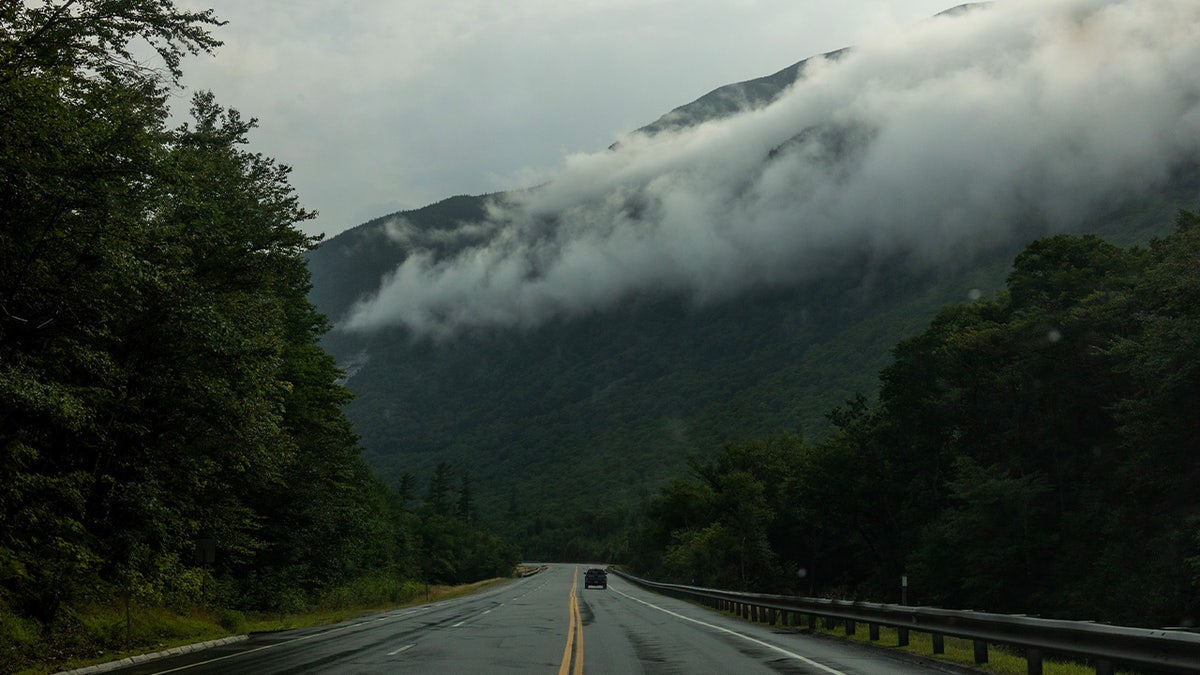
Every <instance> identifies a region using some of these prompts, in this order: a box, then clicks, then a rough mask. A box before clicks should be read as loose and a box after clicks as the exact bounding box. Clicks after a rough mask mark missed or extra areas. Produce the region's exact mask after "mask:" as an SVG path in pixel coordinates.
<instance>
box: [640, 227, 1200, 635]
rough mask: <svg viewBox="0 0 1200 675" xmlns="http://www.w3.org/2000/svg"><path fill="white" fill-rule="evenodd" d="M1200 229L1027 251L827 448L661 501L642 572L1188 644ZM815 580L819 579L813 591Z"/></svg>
mask: <svg viewBox="0 0 1200 675" xmlns="http://www.w3.org/2000/svg"><path fill="white" fill-rule="evenodd" d="M1198 355H1200V217H1197V216H1196V215H1195V214H1192V213H1189V212H1183V213H1181V215H1180V216H1179V217H1178V220H1177V230H1176V232H1175V233H1173V234H1171V235H1170V236H1168V237H1165V238H1162V239H1155V240H1153V241H1152V242H1151V243H1150V244H1149V246H1148V247H1145V248H1140V247H1133V248H1130V249H1122V248H1119V247H1116V246H1113V245H1111V244H1108V243H1106V242H1104V241H1103V240H1101V239H1099V238H1097V237H1094V236H1067V235H1060V236H1056V237H1052V238H1048V239H1041V240H1038V241H1035V242H1034V243H1032V244H1031V245H1029V246H1028V247H1027V248H1026V249H1025V250H1024V251H1023V252H1022V253H1021V254H1020V255H1018V256H1017V257H1016V260H1015V261H1014V263H1013V267H1012V271H1011V273H1010V274H1009V276H1008V280H1007V286H1006V288H1005V289H1004V290H1002V291H1001V292H999V293H997V294H996V295H995V296H993V297H990V298H986V299H981V300H978V301H975V302H970V303H967V304H958V305H953V306H948V307H946V308H945V309H943V310H942V311H941V312H940V313H939V314H938V316H937V317H936V318H935V319H934V320H933V322H932V323H931V324H930V325H929V327H928V328H927V329H926V330H925V331H924V332H923V333H921V334H919V335H917V336H916V337H912V338H909V339H906V340H904V341H902V342H900V343H899V344H898V345H896V347H895V348H894V349H893V357H894V361H893V363H892V364H891V365H890V366H888V367H887V368H885V369H884V370H883V371H882V373H881V382H882V384H881V388H880V393H879V397H878V402H877V403H875V404H871V403H869V402H868V401H867V399H865V398H863V397H858V398H855V399H854V400H852V401H850V402H849V404H847V405H846V406H844V407H839V408H836V409H834V410H833V411H832V412H831V413H830V416H829V417H830V420H831V421H832V423H833V424H834V429H833V431H832V432H831V433H830V434H828V435H827V436H826V437H825V438H824V439H822V440H821V441H820V442H817V443H805V442H804V441H803V440H801V439H799V438H796V437H777V438H773V439H770V440H765V441H756V442H750V443H743V444H731V445H729V446H727V447H725V448H724V449H723V450H722V451H721V452H719V453H718V454H717V455H716V456H715V457H713V458H712V459H711V460H707V461H700V460H693V462H692V470H693V478H691V479H688V480H682V479H681V480H676V481H675V482H673V483H671V484H669V485H668V486H667V487H665V488H664V489H662V490H661V491H660V492H659V493H658V494H657V495H655V497H654V498H653V499H652V500H651V501H650V504H649V506H648V508H647V510H646V513H645V520H644V523H643V525H642V527H641V528H640V530H639V531H638V533H637V535H636V536H635V537H634V539H633V541H632V543H631V551H632V558H633V559H632V562H634V563H635V564H636V565H637V566H638V567H639V569H641V570H642V571H644V572H646V573H649V574H653V575H656V576H662V577H664V578H669V579H674V580H678V581H684V582H689V583H697V584H703V585H711V586H718V587H730V588H750V589H758V590H772V591H783V592H804V593H809V594H835V595H853V596H858V597H868V598H876V599H886V600H893V601H895V600H899V595H900V578H901V576H902V575H908V577H909V578H910V580H911V584H910V596H909V600H910V601H912V602H917V603H921V604H935V605H948V606H959V607H970V608H975V609H987V610H993V611H1001V612H1031V613H1040V614H1043V615H1048V616H1066V617H1074V618H1090V619H1103V620H1109V621H1117V622H1122V623H1132V624H1143V625H1158V626H1162V625H1192V624H1194V623H1195V622H1196V621H1197V619H1198V618H1200V517H1198V516H1197V514H1198V513H1200V492H1197V490H1196V486H1197V485H1200V462H1197V458H1198V457H1200V429H1198V428H1197V424H1198V423H1200V422H1198V419H1200V418H1197V416H1196V415H1195V410H1194V408H1195V404H1196V401H1197V400H1200V399H1198V396H1200V356H1198ZM801 571H803V572H802V573H801Z"/></svg>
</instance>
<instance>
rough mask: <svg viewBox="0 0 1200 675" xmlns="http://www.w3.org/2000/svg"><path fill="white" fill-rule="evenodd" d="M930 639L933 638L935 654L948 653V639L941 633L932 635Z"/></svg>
mask: <svg viewBox="0 0 1200 675" xmlns="http://www.w3.org/2000/svg"><path fill="white" fill-rule="evenodd" d="M929 637H931V638H933V653H934V654H945V653H946V638H945V637H944V636H943V635H942V634H941V633H930V634H929Z"/></svg>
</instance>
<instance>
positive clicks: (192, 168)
mask: <svg viewBox="0 0 1200 675" xmlns="http://www.w3.org/2000/svg"><path fill="white" fill-rule="evenodd" d="M216 25H219V22H218V21H217V20H216V19H215V18H214V17H213V16H212V14H211V12H200V13H191V12H183V11H180V10H178V9H177V8H176V7H175V6H174V4H173V3H172V2H170V1H169V0H155V1H152V2H145V1H142V0H75V1H72V2H57V3H55V2H45V3H39V2H25V3H20V2H18V3H5V4H4V8H3V9H2V10H0V625H3V626H4V628H3V629H2V630H0V647H3V649H4V650H5V652H4V653H3V654H0V670H8V669H9V668H8V667H6V666H11V665H13V664H14V663H16V662H17V661H15V660H14V659H17V658H18V657H17V656H14V654H16V652H14V651H10V650H12V649H15V645H19V644H23V645H25V646H26V647H30V646H31V645H32V647H31V648H34V647H38V646H39V645H40V646H41V647H42V648H43V651H44V649H49V648H50V646H52V645H53V643H55V641H56V640H60V638H61V637H62V635H63V634H65V633H67V632H69V631H70V630H71V625H72V622H75V623H78V619H77V618H73V617H76V616H77V612H76V611H75V608H78V607H79V606H81V605H82V604H86V603H106V602H111V601H112V600H113V598H120V597H125V598H129V599H132V600H133V601H135V602H141V603H153V604H165V605H168V606H184V605H191V604H194V603H197V602H199V603H203V604H207V605H209V606H213V607H226V608H231V609H271V610H280V611H282V610H288V609H292V608H295V607H298V606H303V605H304V604H306V603H308V602H310V601H312V600H314V599H316V598H318V597H320V596H321V594H322V593H324V592H327V591H328V590H329V589H333V588H336V587H339V586H344V585H347V584H350V583H352V582H354V581H355V580H357V579H362V578H371V577H379V576H381V575H382V576H391V577H393V578H396V579H413V580H422V579H423V580H425V581H461V580H467V579H468V578H471V579H474V578H480V577H482V576H490V575H495V574H505V573H507V572H508V570H509V569H511V566H512V565H513V564H514V563H515V562H516V553H515V551H514V550H513V549H512V548H511V547H509V546H505V545H503V543H502V542H498V541H496V540H495V539H494V537H492V538H490V539H489V538H488V537H491V535H486V534H484V533H482V532H480V531H479V526H478V524H468V523H467V522H465V521H464V520H462V519H459V518H456V517H444V516H441V515H437V516H436V517H435V516H434V515H430V516H428V517H423V516H422V515H421V514H420V513H418V512H415V511H414V510H412V509H409V508H406V505H405V504H404V503H403V502H402V501H401V500H400V498H399V496H398V495H396V494H395V493H394V492H392V491H391V490H390V489H388V488H386V487H385V486H384V485H383V484H382V483H380V482H379V481H378V480H377V479H376V478H375V477H374V476H373V474H372V473H371V471H370V470H369V469H368V468H367V465H366V464H365V463H364V462H363V461H362V459H361V457H360V451H359V447H358V442H357V437H356V436H355V434H354V433H353V431H352V429H351V427H350V424H349V422H348V421H347V419H346V417H345V415H344V413H343V406H344V405H345V404H346V403H347V401H348V400H349V398H350V397H349V394H348V392H347V391H346V390H345V389H344V388H343V387H342V386H340V385H339V384H338V383H337V381H338V378H340V377H341V372H340V371H339V370H338V369H337V367H336V364H335V362H334V360H333V358H332V357H330V356H329V355H328V354H326V353H325V352H324V351H322V349H321V348H320V346H319V344H318V338H319V336H320V335H321V334H322V333H324V332H325V330H326V328H327V324H326V321H325V319H324V317H323V316H321V315H320V314H318V313H317V312H316V311H315V309H314V307H313V306H312V305H311V304H310V303H309V302H308V300H307V297H306V295H307V293H308V291H309V272H308V270H307V267H306V260H305V258H304V255H303V254H304V253H305V252H306V251H307V250H309V249H311V248H312V247H313V246H314V245H315V240H314V239H313V238H310V237H308V236H306V235H304V234H303V233H301V232H300V231H299V230H298V229H296V227H295V224H296V223H298V222H301V221H303V220H305V219H308V218H309V217H311V214H310V213H309V212H307V211H305V210H304V209H303V208H301V207H300V205H299V203H298V200H297V198H296V196H295V195H294V193H293V190H292V188H291V186H290V185H289V184H288V173H289V169H288V168H287V167H286V166H282V165H279V164H277V163H275V162H274V161H273V160H271V159H269V158H266V157H263V156H261V155H258V154H254V153H250V152H247V151H245V150H244V149H242V146H243V145H244V144H245V143H246V138H247V134H248V133H249V132H250V131H251V130H252V129H253V127H254V126H255V123H254V122H253V121H252V120H246V119H243V118H242V117H241V116H240V115H239V114H238V113H237V112H236V111H232V110H227V109H224V108H222V107H221V106H220V105H218V104H217V103H216V102H215V101H214V99H213V97H212V96H211V94H207V93H200V94H197V95H196V96H194V97H193V99H192V110H191V113H192V121H191V122H190V123H188V124H185V125H182V126H179V127H178V128H168V127H167V126H166V125H167V119H168V114H169V111H168V97H169V96H170V95H171V93H172V92H173V91H174V88H175V86H176V84H177V82H178V79H179V78H180V76H181V70H180V60H181V58H182V57H183V56H185V55H186V54H187V53H188V52H192V53H199V52H206V51H209V50H211V49H212V48H214V47H215V46H217V45H218V44H219V43H218V42H217V41H216V40H215V39H214V38H213V37H212V36H211V35H210V33H209V29H210V28H211V27H213V26H216ZM138 40H143V41H145V42H148V43H149V44H150V45H151V46H152V47H153V48H154V49H155V50H156V51H157V53H158V55H159V57H160V60H161V63H162V66H163V67H164V68H165V70H154V69H150V68H148V67H146V66H144V65H142V64H140V63H139V62H138V61H137V60H136V59H135V58H134V57H133V56H132V55H131V51H133V50H134V47H133V46H132V44H133V42H135V41H138ZM480 542H484V543H486V544H488V545H490V546H491V547H492V551H491V554H490V555H483V554H481V553H478V552H477V551H476V549H477V548H478V547H479V546H480V545H481V543H480ZM438 557H441V558H448V559H451V560H455V561H467V562H462V563H461V564H458V566H457V567H456V568H455V569H450V570H443V569H441V568H439V567H437V566H435V565H433V564H431V563H429V562H427V561H428V560H430V559H431V558H438ZM63 639H65V638H63ZM60 641H61V640H60ZM34 652H36V649H34ZM45 653H48V652H45Z"/></svg>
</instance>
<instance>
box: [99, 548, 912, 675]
mask: <svg viewBox="0 0 1200 675" xmlns="http://www.w3.org/2000/svg"><path fill="white" fill-rule="evenodd" d="M584 569H586V567H585V566H583V565H579V566H576V565H551V566H550V567H549V568H548V569H547V570H546V571H544V572H542V573H540V574H537V575H535V576H533V577H529V578H527V579H520V580H514V581H511V582H506V583H504V584H502V585H500V586H497V587H494V588H491V589H489V590H487V591H484V592H482V593H478V594H476V595H472V596H467V597H463V598H456V599H452V600H446V601H442V602H438V603H433V604H430V605H422V606H418V607H411V608H407V609H403V610H396V611H392V612H387V613H383V614H378V615H373V616H369V617H364V618H362V619H358V620H355V621H349V622H346V623H342V624H337V625H334V626H326V627H323V628H313V629H302V630H293V631H282V632H277V633H266V634H257V635H252V636H251V637H250V639H248V640H246V641H243V642H238V643H234V644H230V645H224V646H221V647H215V648H213V649H209V650H206V651H203V652H197V653H192V654H188V655H184V656H179V657H172V658H170V659H163V660H158V661H153V662H149V663H144V664H140V665H138V666H132V667H129V668H126V669H123V670H121V671H118V672H121V673H129V674H137V675H149V674H151V673H156V674H157V673H184V674H187V675H197V674H212V673H255V674H259V673H262V674H264V675H281V674H285V673H555V672H557V673H559V674H560V675H567V674H570V675H580V674H581V673H588V674H589V675H599V674H602V673H614V674H616V673H620V674H625V673H653V674H659V673H688V674H692V673H738V674H739V675H740V674H742V673H747V674H751V673H817V674H824V675H838V674H842V675H874V674H880V675H882V674H885V673H886V674H888V675H891V674H897V675H908V674H910V673H911V674H916V673H928V672H930V671H931V666H929V665H926V664H920V665H917V664H913V663H912V662H909V661H905V660H900V659H898V658H896V657H894V656H891V655H889V654H887V653H880V650H870V649H864V648H862V647H860V646H856V645H847V644H843V643H840V642H838V641H835V640H830V639H827V638H818V637H812V636H808V635H803V634H800V633H797V632H795V631H791V630H786V629H782V628H771V627H767V626H757V625H752V624H748V623H745V622H743V621H740V620H737V619H735V618H732V617H728V616H724V615H722V614H719V613H717V612H713V611H711V610H708V609H705V608H702V607H698V606H695V605H691V604H689V603H686V602H683V601H680V600H675V599H672V598H667V597H665V596H660V595H657V594H654V593H651V592H649V591H645V590H642V589H640V588H638V587H636V586H633V585H632V584H630V583H628V582H626V581H625V580H623V579H621V578H619V577H616V576H614V575H610V576H609V585H608V588H607V589H598V588H591V589H586V590H585V589H584V588H583V571H584ZM585 647H586V648H585Z"/></svg>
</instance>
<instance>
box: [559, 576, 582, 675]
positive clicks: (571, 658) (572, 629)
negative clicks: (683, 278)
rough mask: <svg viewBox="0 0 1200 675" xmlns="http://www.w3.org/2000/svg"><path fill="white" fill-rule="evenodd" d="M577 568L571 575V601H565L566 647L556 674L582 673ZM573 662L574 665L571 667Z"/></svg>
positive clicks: (580, 674)
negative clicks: (567, 613) (567, 621)
mask: <svg viewBox="0 0 1200 675" xmlns="http://www.w3.org/2000/svg"><path fill="white" fill-rule="evenodd" d="M578 589H579V568H578V567H576V568H575V574H574V576H572V577H571V601H570V602H569V603H567V607H568V611H569V613H570V619H569V627H568V629H567V647H566V649H564V650H563V660H562V665H561V666H559V667H558V675H567V673H571V675H583V621H582V620H581V619H580V618H579V599H578V597H577V595H578V593H577V591H578ZM572 662H574V667H572Z"/></svg>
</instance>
